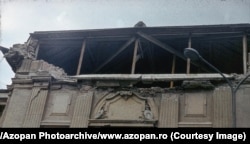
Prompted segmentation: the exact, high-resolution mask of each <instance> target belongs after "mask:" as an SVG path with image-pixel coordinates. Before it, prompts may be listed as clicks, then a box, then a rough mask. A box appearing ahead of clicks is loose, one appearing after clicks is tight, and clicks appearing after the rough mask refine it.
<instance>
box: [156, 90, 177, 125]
mask: <svg viewBox="0 0 250 144" xmlns="http://www.w3.org/2000/svg"><path fill="white" fill-rule="evenodd" d="M178 101H179V100H178V95H176V94H162V99H161V105H160V114H159V123H158V127H159V128H166V127H178V115H179V104H178Z"/></svg>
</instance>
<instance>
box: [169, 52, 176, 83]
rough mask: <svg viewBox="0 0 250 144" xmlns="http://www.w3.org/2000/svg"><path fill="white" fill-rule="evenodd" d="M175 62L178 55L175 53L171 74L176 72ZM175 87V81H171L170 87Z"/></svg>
mask: <svg viewBox="0 0 250 144" xmlns="http://www.w3.org/2000/svg"><path fill="white" fill-rule="evenodd" d="M175 62H176V56H175V55H173V63H172V70H171V74H174V72H175ZM173 87H174V82H173V81H171V82H170V88H173Z"/></svg>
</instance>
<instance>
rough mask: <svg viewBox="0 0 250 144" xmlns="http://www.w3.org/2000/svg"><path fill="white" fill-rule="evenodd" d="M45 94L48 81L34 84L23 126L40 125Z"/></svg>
mask: <svg viewBox="0 0 250 144" xmlns="http://www.w3.org/2000/svg"><path fill="white" fill-rule="evenodd" d="M47 95H48V82H47V83H46V82H43V83H39V84H38V83H35V84H34V87H33V89H32V92H31V97H30V101H29V104H28V110H27V112H26V115H25V119H24V123H23V127H40V123H41V120H42V116H43V111H44V107H45V103H46V99H47Z"/></svg>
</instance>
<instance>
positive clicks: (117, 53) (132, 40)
mask: <svg viewBox="0 0 250 144" xmlns="http://www.w3.org/2000/svg"><path fill="white" fill-rule="evenodd" d="M135 39H136V38H135V37H132V38H130V39H129V40H128V41H127V42H126V43H125V44H124V45H122V46H121V47H120V48H119V50H118V51H117V52H116V53H115V54H114V55H112V56H111V57H110V58H109V59H108V60H106V61H105V62H103V63H102V64H101V65H100V66H99V67H98V68H96V69H95V70H94V73H96V72H98V71H99V70H101V69H102V68H103V67H104V66H106V65H107V64H108V63H109V62H111V61H112V60H113V59H114V58H115V57H117V56H118V55H119V54H120V53H121V52H123V51H124V50H125V49H126V48H127V47H128V46H129V45H130V44H131V43H133V42H134V41H135Z"/></svg>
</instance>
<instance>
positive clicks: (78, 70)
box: [76, 40, 86, 75]
mask: <svg viewBox="0 0 250 144" xmlns="http://www.w3.org/2000/svg"><path fill="white" fill-rule="evenodd" d="M85 48H86V40H84V41H83V43H82V49H81V53H80V58H79V62H78V68H77V72H76V75H79V74H80V72H81V67H82V59H83V55H84V51H85Z"/></svg>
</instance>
